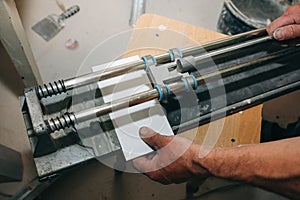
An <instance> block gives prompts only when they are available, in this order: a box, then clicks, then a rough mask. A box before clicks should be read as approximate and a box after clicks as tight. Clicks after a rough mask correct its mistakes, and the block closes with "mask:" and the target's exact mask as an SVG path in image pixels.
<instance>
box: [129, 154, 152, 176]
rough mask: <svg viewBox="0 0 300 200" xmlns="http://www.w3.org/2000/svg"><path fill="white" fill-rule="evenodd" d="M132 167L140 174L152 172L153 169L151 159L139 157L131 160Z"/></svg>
mask: <svg viewBox="0 0 300 200" xmlns="http://www.w3.org/2000/svg"><path fill="white" fill-rule="evenodd" d="M133 167H134V168H135V169H136V170H138V171H140V172H142V173H147V172H150V171H153V170H154V168H155V166H154V162H153V158H152V159H148V158H147V157H140V158H136V159H135V160H133Z"/></svg>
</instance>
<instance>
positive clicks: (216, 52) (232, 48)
mask: <svg viewBox="0 0 300 200" xmlns="http://www.w3.org/2000/svg"><path fill="white" fill-rule="evenodd" d="M272 39H273V38H272V37H271V36H265V37H262V38H258V39H253V40H250V41H247V42H244V43H241V44H237V45H233V46H228V47H224V48H221V49H218V50H214V51H211V52H208V53H206V54H203V55H200V56H197V57H195V61H196V65H199V64H200V63H204V62H207V61H210V60H211V59H212V58H215V57H216V56H221V55H224V54H226V53H230V52H234V51H238V50H241V49H243V48H246V47H250V46H254V45H257V44H261V43H264V42H267V41H270V40H272Z"/></svg>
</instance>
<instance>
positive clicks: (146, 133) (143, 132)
mask: <svg viewBox="0 0 300 200" xmlns="http://www.w3.org/2000/svg"><path fill="white" fill-rule="evenodd" d="M149 134H150V131H149V129H148V128H146V127H142V128H141V129H140V135H141V136H142V137H147V136H149Z"/></svg>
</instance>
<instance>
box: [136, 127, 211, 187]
mask: <svg viewBox="0 0 300 200" xmlns="http://www.w3.org/2000/svg"><path fill="white" fill-rule="evenodd" d="M140 136H141V138H142V139H143V140H144V141H145V142H146V143H147V144H148V145H149V146H151V147H152V148H154V149H155V150H157V151H156V152H155V153H153V154H150V155H148V156H145V157H141V158H138V159H136V160H134V161H133V164H134V167H135V168H136V169H137V170H139V171H141V172H143V173H145V174H146V175H147V176H148V177H149V178H151V179H153V180H155V181H158V182H160V183H163V184H171V183H182V182H185V181H186V180H188V179H189V178H191V177H193V176H195V175H199V176H202V177H207V176H208V175H209V173H208V171H207V170H206V169H205V168H203V167H202V166H200V165H199V162H197V160H199V151H200V145H196V144H194V143H193V142H192V141H190V140H188V139H186V138H184V137H181V136H171V137H167V136H162V135H160V134H158V133H155V132H154V131H153V130H151V129H149V128H146V127H144V128H141V129H140Z"/></svg>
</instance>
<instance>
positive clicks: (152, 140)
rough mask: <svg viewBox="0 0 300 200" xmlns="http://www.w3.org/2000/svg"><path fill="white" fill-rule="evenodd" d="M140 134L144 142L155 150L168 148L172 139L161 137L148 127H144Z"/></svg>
mask: <svg viewBox="0 0 300 200" xmlns="http://www.w3.org/2000/svg"><path fill="white" fill-rule="evenodd" d="M139 132H140V137H141V138H142V140H143V141H144V142H145V143H147V144H148V145H149V146H151V147H152V148H154V149H155V150H158V149H160V148H162V147H164V146H166V145H167V144H168V143H169V142H170V141H171V138H170V137H167V136H163V135H160V134H159V133H156V132H155V131H153V130H152V129H150V128H147V127H142V128H141V129H140V131H139Z"/></svg>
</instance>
